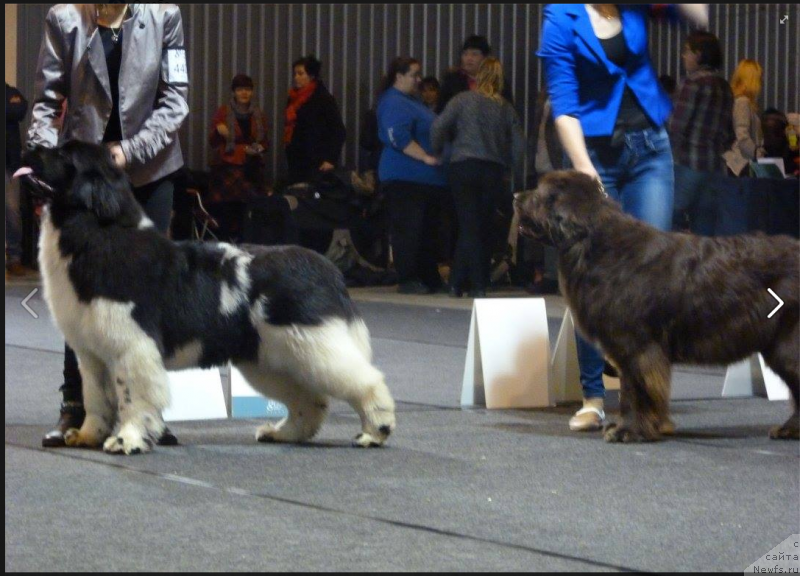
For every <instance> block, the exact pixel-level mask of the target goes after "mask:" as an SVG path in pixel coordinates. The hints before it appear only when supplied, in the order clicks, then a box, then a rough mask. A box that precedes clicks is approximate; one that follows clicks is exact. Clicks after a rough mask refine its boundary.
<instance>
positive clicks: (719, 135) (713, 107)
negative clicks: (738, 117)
mask: <svg viewBox="0 0 800 576" xmlns="http://www.w3.org/2000/svg"><path fill="white" fill-rule="evenodd" d="M669 137H670V142H671V143H672V156H673V158H674V160H675V164H679V165H681V166H686V167H688V168H691V169H693V170H698V171H701V172H721V173H724V172H725V159H724V158H723V157H722V154H723V153H724V152H725V151H727V150H729V149H730V147H731V145H732V144H733V142H734V141H735V140H736V134H735V133H734V131H733V92H731V87H730V85H729V84H728V82H727V81H726V80H725V79H724V78H723V77H722V76H721V75H720V74H719V72H717V71H716V70H711V69H708V68H701V69H700V70H698V71H696V72H693V73H692V74H690V75H689V76H687V77H686V79H685V80H684V81H683V83H682V84H681V85H680V87H679V88H678V94H677V96H676V98H675V103H674V108H673V110H672V116H671V117H670V120H669Z"/></svg>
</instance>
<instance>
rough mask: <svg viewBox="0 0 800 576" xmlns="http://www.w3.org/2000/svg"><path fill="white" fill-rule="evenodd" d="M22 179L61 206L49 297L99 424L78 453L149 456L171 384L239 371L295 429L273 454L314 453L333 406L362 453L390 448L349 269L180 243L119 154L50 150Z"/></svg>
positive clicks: (265, 436)
mask: <svg viewBox="0 0 800 576" xmlns="http://www.w3.org/2000/svg"><path fill="white" fill-rule="evenodd" d="M16 176H19V177H22V178H24V179H25V180H26V181H27V184H28V185H29V188H30V189H31V190H32V192H33V193H34V194H37V195H40V196H43V197H45V198H46V199H47V204H48V206H47V208H46V210H45V211H44V214H43V217H42V227H41V238H40V244H39V264H40V268H41V271H42V277H43V283H44V297H45V300H46V301H47V305H48V307H49V309H50V311H51V313H52V316H53V318H54V320H55V323H56V325H57V326H58V328H59V329H60V330H61V331H62V332H63V334H64V337H65V339H66V341H67V343H68V344H69V345H70V346H71V347H72V348H73V349H74V350H75V352H76V354H77V356H78V361H79V365H80V372H81V376H82V377H83V395H84V404H85V407H86V420H85V422H84V424H83V426H82V427H81V429H80V430H77V429H73V430H70V431H69V432H68V433H67V435H66V441H67V444H68V445H69V446H82V447H95V446H100V445H102V446H103V449H104V450H105V451H106V452H110V453H124V454H134V453H140V452H147V451H148V450H149V449H150V448H151V447H152V444H153V440H154V439H157V438H159V437H160V435H161V433H162V430H163V427H164V422H163V420H162V417H161V413H162V411H163V410H164V409H165V408H166V407H167V406H168V404H169V401H170V396H169V388H168V383H167V370H175V369H183V368H188V367H196V366H199V367H204V368H206V367H212V366H217V365H220V364H223V363H226V362H228V361H232V362H233V363H234V364H235V365H236V366H237V367H238V368H239V370H241V372H242V373H243V374H244V376H245V377H246V378H247V380H248V382H249V383H250V384H251V385H252V386H253V387H254V388H255V389H257V390H258V391H260V392H262V393H263V394H264V395H265V396H268V397H269V398H273V399H275V400H277V401H279V402H282V403H283V404H285V405H286V406H287V408H288V410H289V416H288V418H286V419H285V420H283V421H282V422H280V423H279V424H277V425H271V424H266V425H264V426H261V427H260V428H258V430H257V432H256V439H257V440H259V441H263V442H303V441H306V440H309V439H311V438H312V437H313V436H314V435H315V434H316V433H317V431H318V430H319V428H320V426H321V425H322V421H323V419H324V418H325V415H326V411H327V408H328V400H329V397H333V398H338V399H341V400H345V401H346V402H348V403H349V404H350V405H351V406H352V407H353V408H354V409H355V411H356V412H357V413H358V415H359V416H360V418H361V423H362V432H361V434H359V435H358V436H357V437H356V439H355V442H354V444H355V445H357V446H363V447H369V446H380V445H382V444H383V443H384V442H385V441H386V439H387V437H388V436H389V434H391V432H392V431H393V430H394V427H395V415H394V401H393V400H392V397H391V395H390V393H389V390H388V388H387V387H386V384H385V382H384V377H383V374H382V373H381V372H380V371H379V370H377V369H376V368H375V367H374V366H373V365H372V363H371V355H372V351H371V347H370V340H369V332H368V331H367V327H366V326H365V325H364V322H363V321H362V320H361V318H360V317H359V315H358V312H357V311H356V309H355V307H354V305H353V303H352V301H351V300H350V297H349V295H348V293H347V289H346V287H345V283H344V279H343V278H342V276H341V274H340V273H339V271H338V270H337V269H336V267H335V266H334V265H333V264H331V263H330V262H328V261H327V260H326V259H325V258H323V257H322V256H320V255H318V254H316V253H314V252H312V251H310V250H306V249H303V248H298V247H272V248H267V247H259V246H246V247H235V246H232V245H229V244H222V243H220V244H216V243H205V244H203V243H193V242H183V243H180V242H178V243H176V242H172V241H170V240H168V239H167V238H165V237H164V236H163V235H162V234H160V233H159V232H158V231H156V229H155V228H154V227H153V224H152V222H151V221H150V220H149V219H148V218H147V217H146V216H145V215H144V212H143V211H142V209H141V207H140V206H139V204H138V203H137V202H136V199H135V198H134V196H133V193H132V192H131V189H130V184H129V183H128V180H127V178H126V176H125V174H124V173H123V172H122V171H121V170H120V169H118V168H117V167H116V166H115V165H114V163H113V161H112V159H111V156H110V154H109V153H108V151H107V150H106V148H104V147H102V146H97V145H94V144H87V143H83V142H69V143H66V144H64V145H63V146H61V147H59V148H55V149H41V148H40V149H36V150H33V151H31V152H29V153H28V154H27V155H26V156H25V158H24V159H23V168H21V169H20V170H19V171H18V172H17V174H16Z"/></svg>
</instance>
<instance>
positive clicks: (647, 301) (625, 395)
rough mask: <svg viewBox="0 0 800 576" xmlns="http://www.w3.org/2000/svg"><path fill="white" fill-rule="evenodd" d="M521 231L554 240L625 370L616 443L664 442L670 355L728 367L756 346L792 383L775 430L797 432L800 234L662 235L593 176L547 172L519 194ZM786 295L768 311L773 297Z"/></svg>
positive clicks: (572, 291)
mask: <svg viewBox="0 0 800 576" xmlns="http://www.w3.org/2000/svg"><path fill="white" fill-rule="evenodd" d="M514 204H515V209H516V211H517V214H518V215H519V217H520V231H521V233H522V234H524V235H526V236H531V237H534V238H537V239H540V240H542V241H545V242H548V243H552V244H553V245H555V246H556V248H557V249H558V253H559V265H558V267H559V281H560V284H561V290H562V292H563V294H564V295H565V297H566V299H567V302H568V304H569V307H570V309H571V310H572V313H573V315H574V317H575V321H576V326H577V328H578V330H579V331H580V332H581V334H583V335H584V336H585V337H586V338H587V339H588V340H590V341H592V342H595V343H597V344H599V345H600V347H601V348H602V349H603V352H604V353H605V354H606V356H607V357H608V358H609V359H610V360H611V361H612V362H613V363H614V364H615V365H616V366H617V367H618V368H619V370H620V375H621V387H622V389H621V399H620V402H621V412H622V420H621V422H620V423H619V424H616V425H611V426H609V427H608V428H607V429H606V434H605V439H606V441H608V442H640V441H648V440H657V439H659V438H660V436H661V434H666V433H669V432H671V431H672V430H673V429H674V428H673V425H672V422H671V421H670V419H669V395H670V377H671V364H672V363H673V362H682V363H696V364H720V365H726V364H732V363H734V362H737V361H739V360H742V359H744V358H746V357H748V356H749V355H751V354H754V353H756V352H760V353H761V354H762V355H763V356H764V360H765V361H766V363H767V364H768V365H769V367H770V368H772V370H774V371H775V372H776V373H777V374H778V375H779V376H780V377H781V378H783V380H784V381H785V382H786V384H788V386H789V389H790V390H791V393H792V399H793V403H794V404H793V406H794V414H793V415H792V416H791V418H789V420H787V421H786V423H784V424H783V425H782V426H778V427H776V428H773V429H772V430H771V431H770V437H771V438H792V439H798V437H799V436H800V426H799V424H800V422H799V421H800V415H799V412H798V402H800V392H799V391H798V387H800V333H799V332H798V330H800V328H798V317H799V316H800V303H798V298H799V297H800V242H798V241H797V240H795V239H793V238H790V237H787V236H764V235H747V236H733V237H727V238H705V237H700V236H694V235H690V234H679V233H666V232H661V231H659V230H656V229H655V228H653V227H651V226H648V225H647V224H644V223H643V222H640V221H638V220H636V219H634V218H633V217H631V216H628V215H626V214H624V213H623V212H622V211H621V209H620V208H619V206H618V205H617V204H616V203H615V202H614V201H612V200H610V199H608V198H606V197H605V195H604V194H603V193H602V192H601V191H600V189H599V186H598V184H597V182H596V181H595V180H593V179H592V178H590V177H589V176H587V175H585V174H582V173H579V172H576V171H560V172H553V173H551V174H548V175H547V176H546V177H545V178H543V179H542V181H541V184H540V186H539V188H537V189H536V190H534V191H529V192H523V193H520V194H518V195H517V196H516V198H515V203H514ZM768 288H770V289H772V290H773V291H774V292H775V293H776V294H778V295H779V296H780V297H781V298H782V299H783V300H784V302H785V304H784V306H783V307H781V308H780V309H779V310H778V311H777V312H776V313H775V314H774V315H773V316H772V317H771V318H767V316H768V315H769V314H770V312H772V310H773V309H774V308H775V307H776V306H777V301H776V300H775V299H774V298H773V297H772V296H771V295H770V293H769V292H768V291H767V289H768Z"/></svg>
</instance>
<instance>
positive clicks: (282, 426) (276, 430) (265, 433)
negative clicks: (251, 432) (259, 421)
mask: <svg viewBox="0 0 800 576" xmlns="http://www.w3.org/2000/svg"><path fill="white" fill-rule="evenodd" d="M256 440H258V441H259V442H266V443H275V442H279V443H293V442H300V440H301V439H300V436H299V434H298V433H297V431H296V430H295V429H294V428H293V427H292V426H291V425H287V423H286V420H283V421H281V422H278V423H277V424H264V425H263V426H260V427H259V428H258V429H257V430H256Z"/></svg>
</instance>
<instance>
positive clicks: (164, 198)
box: [61, 175, 175, 402]
mask: <svg viewBox="0 0 800 576" xmlns="http://www.w3.org/2000/svg"><path fill="white" fill-rule="evenodd" d="M174 192H175V184H174V182H173V180H172V175H170V176H166V177H164V178H162V179H160V180H156V181H155V182H151V183H150V184H145V185H144V186H140V187H139V188H134V189H133V195H134V196H136V199H137V200H138V201H139V204H141V206H142V208H144V212H145V214H147V217H148V218H150V220H152V221H153V224H155V227H156V229H158V230H159V231H160V232H162V233H164V234H166V233H167V231H168V230H169V221H170V216H171V214H172V196H173V194H174ZM82 384H83V382H82V380H81V373H80V371H79V370H78V358H77V356H75V351H74V350H73V349H72V348H70V347H69V346H66V345H65V346H64V384H63V386H61V392H62V393H63V394H64V402H83V390H82V389H81V386H82Z"/></svg>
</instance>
